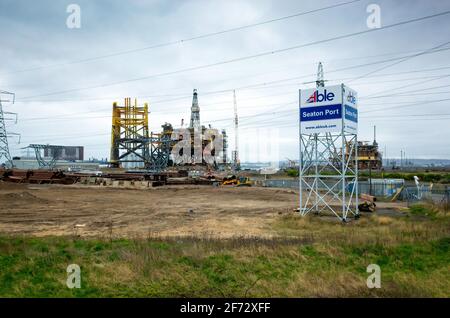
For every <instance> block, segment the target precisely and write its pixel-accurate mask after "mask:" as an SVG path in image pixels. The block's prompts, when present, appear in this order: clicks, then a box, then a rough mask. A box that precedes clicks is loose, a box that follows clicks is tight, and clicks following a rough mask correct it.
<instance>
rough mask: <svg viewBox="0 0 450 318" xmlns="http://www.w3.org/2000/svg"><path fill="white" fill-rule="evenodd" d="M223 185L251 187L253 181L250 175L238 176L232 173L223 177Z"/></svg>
mask: <svg viewBox="0 0 450 318" xmlns="http://www.w3.org/2000/svg"><path fill="white" fill-rule="evenodd" d="M222 185H235V186H237V187H251V186H252V182H251V180H250V178H249V177H237V176H235V175H231V176H228V177H225V178H223V181H222Z"/></svg>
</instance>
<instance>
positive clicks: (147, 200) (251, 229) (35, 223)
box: [0, 183, 298, 237]
mask: <svg viewBox="0 0 450 318" xmlns="http://www.w3.org/2000/svg"><path fill="white" fill-rule="evenodd" d="M297 205H298V192H296V191H293V190H290V189H274V188H260V187H251V188H245V187H240V188H236V187H211V186H166V187H157V188H151V189H146V190H133V189H131V190H130V189H118V188H103V187H96V186H92V187H89V186H64V185H26V184H14V183H0V233H2V234H25V235H34V236H47V235H77V236H102V237H109V236H112V237H148V236H185V235H189V236H191V235H192V236H213V237H231V236H272V235H274V234H275V232H274V231H273V229H272V226H271V225H272V223H273V222H274V221H275V220H276V219H277V218H279V217H281V216H282V215H286V214H289V213H293V210H294V209H295V208H296V207H297Z"/></svg>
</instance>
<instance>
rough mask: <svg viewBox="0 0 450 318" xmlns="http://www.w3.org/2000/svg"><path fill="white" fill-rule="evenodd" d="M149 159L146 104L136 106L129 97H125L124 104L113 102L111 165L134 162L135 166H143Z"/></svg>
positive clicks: (116, 165) (117, 165)
mask: <svg viewBox="0 0 450 318" xmlns="http://www.w3.org/2000/svg"><path fill="white" fill-rule="evenodd" d="M148 161H149V129H148V104H147V103H145V104H144V105H143V106H138V103H137V99H135V100H134V104H132V103H131V98H129V97H127V98H125V104H124V105H123V106H121V105H119V104H118V103H117V102H114V103H113V110H112V131H111V156H110V163H111V166H113V167H121V165H122V163H125V162H132V163H136V167H138V166H142V167H145V166H147V165H148Z"/></svg>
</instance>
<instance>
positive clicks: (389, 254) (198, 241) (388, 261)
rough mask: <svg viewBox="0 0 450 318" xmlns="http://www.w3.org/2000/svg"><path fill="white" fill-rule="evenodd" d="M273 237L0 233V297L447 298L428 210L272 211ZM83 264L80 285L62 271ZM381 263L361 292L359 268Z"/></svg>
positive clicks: (446, 239)
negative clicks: (354, 213)
mask: <svg viewBox="0 0 450 318" xmlns="http://www.w3.org/2000/svg"><path fill="white" fill-rule="evenodd" d="M273 226H274V228H275V229H276V230H277V233H279V236H280V237H279V238H276V239H256V238H235V239H229V240H216V239H210V238H172V239H161V238H148V239H112V240H110V239H108V238H105V239H80V238H73V237H45V238H33V237H5V236H3V237H0V268H1V271H0V296H1V297H260V296H261V297H333V296H338V297H415V296H424V297H450V284H449V282H450V270H449V265H450V253H449V247H450V236H449V234H450V221H449V218H448V216H446V215H442V214H441V213H438V212H436V211H434V210H433V211H432V213H431V214H430V209H429V208H428V207H426V206H417V207H414V208H413V209H412V210H411V211H410V212H406V216H403V217H396V218H393V217H386V216H367V217H363V218H361V219H360V220H359V221H358V222H354V223H350V224H347V225H342V224H339V223H335V222H333V221H330V220H324V219H321V218H317V217H311V218H300V217H298V216H295V215H290V216H284V217H280V219H279V220H278V222H276V223H275V224H274V225H273ZM72 263H75V264H78V265H80V267H81V288H80V289H76V288H75V289H69V288H67V286H66V279H67V273H66V267H67V266H68V265H69V264H72ZM372 263H375V264H378V265H379V266H380V267H381V284H382V285H381V288H380V289H368V288H367V286H366V279H367V277H368V275H369V274H368V273H366V267H367V266H368V265H369V264H372Z"/></svg>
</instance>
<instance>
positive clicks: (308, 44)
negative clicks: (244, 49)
mask: <svg viewBox="0 0 450 318" xmlns="http://www.w3.org/2000/svg"><path fill="white" fill-rule="evenodd" d="M448 14H450V10H448V11H443V12H439V13H436V14H432V15H427V16H423V17H420V18H415V19H409V20H406V21H401V22H397V23H394V24H390V25H386V26H383V27H381V28H376V29H367V30H363V31H359V32H353V33H348V34H344V35H340V36H335V37H332V38H328V39H324V40H318V41H313V42H309V43H305V44H299V45H295V46H291V47H287V48H283V49H278V50H273V51H266V52H262V53H258V54H253V55H248V56H243V57H238V58H234V59H229V60H224V61H220V62H216V63H211V64H205V65H199V66H194V67H188V68H184V69H180V70H175V71H169V72H163V73H157V74H152V75H147V76H141V77H137V78H131V79H127V80H122V81H116V82H111V83H105V84H98V85H93V86H86V87H79V88H72V89H67V90H61V91H55V92H50V93H45V94H39V95H32V96H27V97H24V98H22V99H31V98H34V97H42V96H51V95H60V94H65V93H71V92H78V91H83V90H88V89H96V88H104V87H109V86H115V85H119V84H125V83H130V82H136V81H141V80H146V79H150V78H156V77H161V76H168V75H174V74H179V73H184V72H189V71H195V70H200V69H206V68H211V67H214V66H219V65H225V64H229V63H235V62H239V61H245V60H250V59H254V58H259V57H263V56H268V55H275V54H279V53H283V52H287V51H290V50H295V49H300V48H304V47H308V46H312V45H317V44H322V43H327V42H332V41H336V40H341V39H346V38H350V37H354V36H358V35H362V34H367V33H372V32H377V31H381V30H386V29H391V28H395V27H398V26H401V25H406V24H410V23H415V22H419V21H424V20H428V19H432V18H436V17H440V16H444V15H448Z"/></svg>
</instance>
